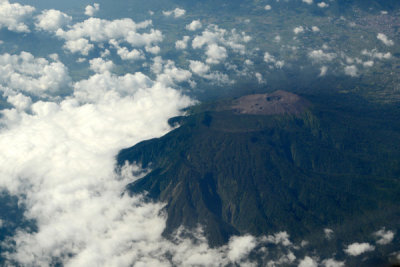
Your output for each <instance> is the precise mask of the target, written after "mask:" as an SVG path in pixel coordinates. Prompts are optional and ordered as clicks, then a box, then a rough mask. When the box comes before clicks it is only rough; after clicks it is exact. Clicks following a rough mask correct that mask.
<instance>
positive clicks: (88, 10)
mask: <svg viewBox="0 0 400 267" xmlns="http://www.w3.org/2000/svg"><path fill="white" fill-rule="evenodd" d="M99 10H100V5H99V4H98V3H94V4H93V6H91V5H87V6H86V7H85V15H86V16H89V17H93V16H94V14H96V13H97V12H98V11H99Z"/></svg>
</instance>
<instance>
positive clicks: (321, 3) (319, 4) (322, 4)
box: [317, 2, 329, 8]
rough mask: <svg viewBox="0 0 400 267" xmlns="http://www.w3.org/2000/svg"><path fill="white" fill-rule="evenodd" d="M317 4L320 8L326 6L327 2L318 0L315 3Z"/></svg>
mask: <svg viewBox="0 0 400 267" xmlns="http://www.w3.org/2000/svg"><path fill="white" fill-rule="evenodd" d="M317 6H318V7H320V8H327V7H328V6H329V5H328V4H327V3H325V2H319V3H318V4H317Z"/></svg>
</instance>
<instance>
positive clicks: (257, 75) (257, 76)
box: [254, 72, 265, 84]
mask: <svg viewBox="0 0 400 267" xmlns="http://www.w3.org/2000/svg"><path fill="white" fill-rule="evenodd" d="M254 76H256V79H257V82H258V83H259V84H263V83H265V80H264V78H263V76H262V74H261V73H259V72H256V73H255V74H254Z"/></svg>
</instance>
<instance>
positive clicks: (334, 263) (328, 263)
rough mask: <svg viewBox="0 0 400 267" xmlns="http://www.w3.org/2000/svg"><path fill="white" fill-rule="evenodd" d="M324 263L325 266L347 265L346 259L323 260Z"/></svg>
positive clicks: (341, 266)
mask: <svg viewBox="0 0 400 267" xmlns="http://www.w3.org/2000/svg"><path fill="white" fill-rule="evenodd" d="M322 264H323V266H325V267H343V266H345V262H344V261H336V260H334V259H327V260H323V261H322Z"/></svg>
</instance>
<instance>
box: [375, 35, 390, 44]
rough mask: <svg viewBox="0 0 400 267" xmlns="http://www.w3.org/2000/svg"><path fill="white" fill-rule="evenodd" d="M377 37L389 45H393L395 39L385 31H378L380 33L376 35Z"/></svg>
mask: <svg viewBox="0 0 400 267" xmlns="http://www.w3.org/2000/svg"><path fill="white" fill-rule="evenodd" d="M376 38H378V40H380V41H382V43H384V44H385V45H387V46H392V45H394V42H393V40H390V39H389V38H388V37H387V36H386V34H383V33H378V35H377V36H376Z"/></svg>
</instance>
